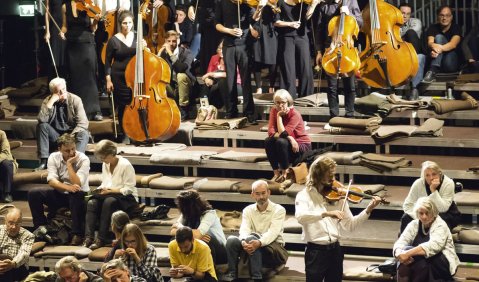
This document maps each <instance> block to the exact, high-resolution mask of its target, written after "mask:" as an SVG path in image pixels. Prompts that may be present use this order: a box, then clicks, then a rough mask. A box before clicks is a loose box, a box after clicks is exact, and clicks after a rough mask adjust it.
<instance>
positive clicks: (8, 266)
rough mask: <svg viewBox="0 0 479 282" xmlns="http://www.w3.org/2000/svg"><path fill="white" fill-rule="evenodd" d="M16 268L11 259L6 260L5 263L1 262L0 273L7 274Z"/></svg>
mask: <svg viewBox="0 0 479 282" xmlns="http://www.w3.org/2000/svg"><path fill="white" fill-rule="evenodd" d="M14 266H15V264H14V263H13V261H12V260H10V259H5V260H3V261H0V273H5V272H7V271H9V270H10V269H12V268H13V267H14Z"/></svg>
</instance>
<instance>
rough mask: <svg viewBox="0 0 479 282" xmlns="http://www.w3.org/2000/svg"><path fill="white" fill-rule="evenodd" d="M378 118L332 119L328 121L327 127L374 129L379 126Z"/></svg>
mask: <svg viewBox="0 0 479 282" xmlns="http://www.w3.org/2000/svg"><path fill="white" fill-rule="evenodd" d="M381 122H382V119H381V118H380V117H370V118H368V119H355V118H345V117H334V118H332V119H330V120H329V125H330V126H334V127H346V128H354V129H363V130H364V129H372V130H374V129H376V128H378V127H379V124H381Z"/></svg>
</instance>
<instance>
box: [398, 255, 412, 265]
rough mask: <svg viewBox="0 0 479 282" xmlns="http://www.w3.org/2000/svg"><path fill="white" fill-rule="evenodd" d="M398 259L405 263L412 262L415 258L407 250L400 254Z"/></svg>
mask: <svg viewBox="0 0 479 282" xmlns="http://www.w3.org/2000/svg"><path fill="white" fill-rule="evenodd" d="M397 259H398V260H399V262H400V263H402V264H405V265H408V264H411V263H412V262H413V261H414V259H413V258H412V257H410V256H409V255H407V254H406V253H405V252H404V253H401V254H400V255H398V256H397Z"/></svg>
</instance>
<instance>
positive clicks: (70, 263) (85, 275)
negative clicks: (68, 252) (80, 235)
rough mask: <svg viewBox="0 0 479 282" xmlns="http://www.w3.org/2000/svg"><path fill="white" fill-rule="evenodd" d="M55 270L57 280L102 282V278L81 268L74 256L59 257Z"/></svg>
mask: <svg viewBox="0 0 479 282" xmlns="http://www.w3.org/2000/svg"><path fill="white" fill-rule="evenodd" d="M55 272H56V273H57V275H58V277H57V280H56V281H58V282H60V281H68V282H102V281H103V279H102V278H101V277H100V276H98V275H96V274H93V273H92V272H90V271H86V270H84V269H83V266H82V265H81V264H80V262H79V261H78V259H77V258H75V257H74V256H66V257H63V258H61V259H60V260H59V261H57V263H56V264H55Z"/></svg>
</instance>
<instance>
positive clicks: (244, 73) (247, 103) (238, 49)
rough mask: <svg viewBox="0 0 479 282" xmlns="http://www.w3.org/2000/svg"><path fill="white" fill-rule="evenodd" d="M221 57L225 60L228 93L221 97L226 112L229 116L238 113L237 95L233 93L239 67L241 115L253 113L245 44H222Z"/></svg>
mask: <svg viewBox="0 0 479 282" xmlns="http://www.w3.org/2000/svg"><path fill="white" fill-rule="evenodd" d="M223 59H224V61H225V69H226V81H227V85H228V93H227V94H226V96H225V97H223V102H224V104H225V107H226V114H227V115H230V116H236V115H238V96H237V95H235V94H234V93H237V91H235V88H236V75H237V74H236V71H237V68H238V69H239V72H240V76H241V84H242V85H243V115H245V116H252V115H254V101H253V94H252V92H251V73H250V69H249V62H248V52H247V48H246V44H242V45H238V46H224V47H223Z"/></svg>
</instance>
